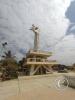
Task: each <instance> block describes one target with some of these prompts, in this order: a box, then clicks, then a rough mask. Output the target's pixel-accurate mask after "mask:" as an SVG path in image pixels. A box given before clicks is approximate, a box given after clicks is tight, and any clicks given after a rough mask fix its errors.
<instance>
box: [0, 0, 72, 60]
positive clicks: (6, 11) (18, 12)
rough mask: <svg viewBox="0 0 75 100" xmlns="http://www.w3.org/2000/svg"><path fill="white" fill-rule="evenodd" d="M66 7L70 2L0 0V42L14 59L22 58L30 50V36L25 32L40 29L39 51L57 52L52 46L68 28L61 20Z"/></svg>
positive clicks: (31, 39) (66, 23)
mask: <svg viewBox="0 0 75 100" xmlns="http://www.w3.org/2000/svg"><path fill="white" fill-rule="evenodd" d="M70 4H71V0H32V1H31V0H0V40H1V42H2V41H7V42H8V44H9V45H10V46H9V48H11V50H12V51H13V52H14V53H15V54H16V55H17V56H18V57H20V56H22V55H23V56H24V51H25V52H26V51H27V50H29V49H31V48H33V40H34V34H33V33H32V32H31V31H30V30H29V29H30V27H31V25H32V24H35V25H37V26H39V27H40V49H41V50H51V49H52V50H53V51H54V50H55V49H57V50H58V47H57V46H55V44H56V43H57V44H58V43H59V42H60V41H61V40H60V39H61V38H62V37H63V36H64V35H65V34H66V31H67V29H68V27H69V25H70V22H69V20H68V19H67V18H66V16H65V12H66V11H67V9H68V7H69V5H70ZM59 40H60V41H59ZM60 43H61V42H60ZM61 45H62V44H61ZM59 55H60V53H59ZM57 58H59V57H58V56H57ZM64 61H65V59H64Z"/></svg>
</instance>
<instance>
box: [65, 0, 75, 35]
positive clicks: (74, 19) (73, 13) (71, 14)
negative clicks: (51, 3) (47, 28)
mask: <svg viewBox="0 0 75 100" xmlns="http://www.w3.org/2000/svg"><path fill="white" fill-rule="evenodd" d="M66 17H67V18H68V19H69V20H70V22H71V25H70V26H69V28H68V30H67V35H69V34H73V35H75V29H72V27H74V26H75V0H74V1H73V2H72V3H71V4H70V6H69V8H68V9H67V12H66Z"/></svg>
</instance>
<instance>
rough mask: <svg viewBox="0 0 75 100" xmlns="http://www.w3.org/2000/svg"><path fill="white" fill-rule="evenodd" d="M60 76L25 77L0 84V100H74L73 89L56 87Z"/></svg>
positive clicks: (74, 93)
mask: <svg viewBox="0 0 75 100" xmlns="http://www.w3.org/2000/svg"><path fill="white" fill-rule="evenodd" d="M60 76H62V74H59V73H58V74H53V75H52V74H51V75H46V76H31V77H26V76H25V77H19V79H18V80H10V81H6V82H0V100H75V89H72V88H69V87H67V88H65V89H62V88H60V89H59V88H57V87H56V86H57V85H56V84H57V82H56V79H58V78H59V77H60Z"/></svg>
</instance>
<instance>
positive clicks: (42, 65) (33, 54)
mask: <svg viewBox="0 0 75 100" xmlns="http://www.w3.org/2000/svg"><path fill="white" fill-rule="evenodd" d="M30 30H32V31H33V32H34V35H35V36H34V48H33V50H29V52H28V53H27V54H26V59H25V61H24V64H23V66H24V67H25V73H26V75H37V74H46V73H47V72H50V73H51V72H52V69H51V67H52V66H53V65H55V64H57V62H56V61H55V60H54V61H48V60H47V57H50V56H52V52H45V51H40V50H39V28H38V27H36V26H34V25H32V27H31V29H30Z"/></svg>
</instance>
